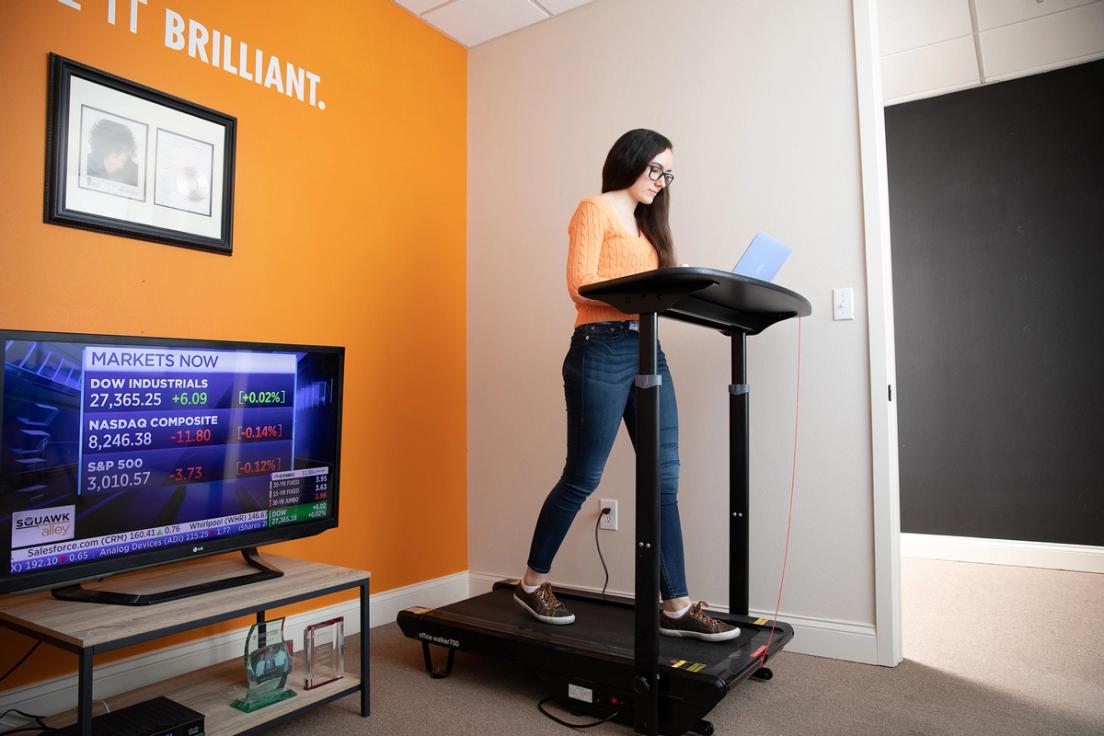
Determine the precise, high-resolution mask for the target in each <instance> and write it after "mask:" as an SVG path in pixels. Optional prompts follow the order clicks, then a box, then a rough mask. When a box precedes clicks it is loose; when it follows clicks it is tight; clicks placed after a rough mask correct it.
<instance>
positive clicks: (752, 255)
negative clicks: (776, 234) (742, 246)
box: [732, 233, 790, 281]
mask: <svg viewBox="0 0 1104 736" xmlns="http://www.w3.org/2000/svg"><path fill="white" fill-rule="evenodd" d="M789 255H790V246H788V245H786V244H785V243H780V242H779V241H777V240H775V239H774V238H772V237H771V236H769V235H767V234H766V233H756V234H755V237H754V238H752V239H751V242H750V243H749V244H748V247H747V250H745V251H744V254H743V255H742V256H740V260H739V262H738V263H737V264H736V265H735V266H733V267H732V273H734V274H736V275H737V276H749V277H751V278H753V279H759V280H760V281H770V280H771V279H773V278H774V275H775V274H776V273H778V269H780V268H782V264H783V263H785V262H786V259H787V258H788V257H789Z"/></svg>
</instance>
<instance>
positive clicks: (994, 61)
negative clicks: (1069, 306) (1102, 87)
mask: <svg viewBox="0 0 1104 736" xmlns="http://www.w3.org/2000/svg"><path fill="white" fill-rule="evenodd" d="M980 39H981V59H982V62H983V67H984V71H985V78H986V80H987V81H988V80H995V79H1008V78H1011V77H1017V76H1022V75H1024V74H1026V73H1029V72H1037V71H1043V70H1045V69H1055V68H1057V67H1060V66H1067V65H1068V64H1074V63H1078V62H1081V61H1086V60H1088V59H1089V58H1092V57H1096V56H1104V3H1099V2H1098V3H1093V4H1092V5H1085V6H1083V7H1079V8H1074V9H1073V10H1066V11H1064V12H1061V13H1055V14H1053V15H1046V16H1043V17H1041V18H1035V19H1034V20H1029V21H1024V22H1023V23H1014V24H1012V25H1010V26H1003V27H1001V28H997V29H994V30H992V31H985V32H983V33H981V34H980Z"/></svg>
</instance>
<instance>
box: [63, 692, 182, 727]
mask: <svg viewBox="0 0 1104 736" xmlns="http://www.w3.org/2000/svg"><path fill="white" fill-rule="evenodd" d="M50 733H56V734H59V736H78V734H80V726H78V725H77V724H75V723H74V724H73V725H72V726H66V727H65V728H62V729H59V730H58V731H51V732H50ZM92 736H203V714H202V713H196V712H195V711H194V710H192V709H191V708H186V707H184V706H183V705H181V704H180V703H178V702H176V701H175V700H169V699H168V698H154V699H152V700H146V701H143V702H141V703H135V704H134V705H129V706H127V707H126V708H120V709H119V710H113V711H111V712H110V713H104V714H103V715H101V716H96V717H95V718H93V719H92Z"/></svg>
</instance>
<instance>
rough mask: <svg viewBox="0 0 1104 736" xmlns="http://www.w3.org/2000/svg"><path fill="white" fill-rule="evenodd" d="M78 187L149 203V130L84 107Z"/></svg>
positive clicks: (126, 120)
mask: <svg viewBox="0 0 1104 736" xmlns="http://www.w3.org/2000/svg"><path fill="white" fill-rule="evenodd" d="M80 143H81V145H80V179H79V180H78V184H77V185H78V186H80V187H84V188H85V189H93V190H95V191H99V192H106V193H108V194H112V195H115V196H117V197H126V198H127V199H137V200H139V201H142V202H144V201H145V200H146V176H145V174H146V150H147V146H148V143H149V126H148V125H145V124H143V123H141V122H139V121H137V120H128V119H127V118H123V117H119V116H118V115H112V114H111V113H110V112H107V111H106V110H97V109H96V108H94V107H89V106H88V105H81V121H80Z"/></svg>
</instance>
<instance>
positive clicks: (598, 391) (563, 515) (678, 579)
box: [529, 322, 687, 600]
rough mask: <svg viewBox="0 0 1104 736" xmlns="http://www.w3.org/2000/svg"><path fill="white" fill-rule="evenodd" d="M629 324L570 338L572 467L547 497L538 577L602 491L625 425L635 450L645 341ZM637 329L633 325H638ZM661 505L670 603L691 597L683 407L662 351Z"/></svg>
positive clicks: (567, 379)
mask: <svg viewBox="0 0 1104 736" xmlns="http://www.w3.org/2000/svg"><path fill="white" fill-rule="evenodd" d="M630 324H631V323H629V322H596V323H592V324H587V325H581V326H580V327H578V328H576V330H575V332H574V333H573V334H572V336H571V347H570V348H569V349H568V351H567V357H566V358H564V364H563V377H564V397H565V398H566V400H567V461H566V463H565V464H564V470H563V475H562V476H561V477H560V480H559V482H558V483H556V485H555V487H554V488H553V489H552V491H551V492H550V493H549V494H548V498H546V499H545V501H544V506H542V507H541V511H540V515H539V516H538V517H537V526H536V529H535V530H534V531H533V544H532V546H531V547H530V549H529V567H530V568H532V569H533V570H534V571H536V572H539V573H547V572H548V571H549V570H551V568H552V559H553V558H554V557H555V556H556V552H557V551H558V550H559V548H560V544H561V543H562V542H563V540H564V537H565V536H566V535H567V530H568V527H570V526H571V522H572V521H573V520H574V519H575V515H576V514H577V513H578V512H579V509H580V508H582V505H583V502H584V501H586V499H587V497H588V496H590V494H591V493H592V492H593V491H594V489H595V488H597V487H598V482H599V481H600V480H601V479H602V471H603V470H604V469H605V466H606V459H607V458H608V457H609V453H610V450H611V449H613V441H614V439H615V438H616V437H617V430H618V427H619V426H620V424H621V422H622V420H624V422H625V427H626V429H628V431H629V439H630V440H632V442H633V446H634V447H635V445H636V391H635V390H634V379H635V378H636V375H637V373H638V372H639V368H638V366H639V353H638V350H639V342H640V341H639V333H638V332H637V331H636V330H635V329H630ZM632 326H633V327H635V325H632ZM658 357H659V374H660V376H662V378H663V383H662V385H661V387H660V394H659V426H660V459H659V474H660V501H659V523H660V537H659V541H660V543H659V553H660V554H659V558H660V559H659V572H660V592H661V593H662V596H663V599H664V600H669V599H671V598H681V597H683V596H685V595H687V592H686V569H685V563H684V561H683V547H682V524H681V522H680V520H679V512H678V481H679V456H678V407H677V406H676V405H675V387H674V384H673V383H672V382H671V373H670V371H669V370H668V369H667V358H666V356H664V355H663V351H662V350H660V351H659V356H658Z"/></svg>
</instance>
